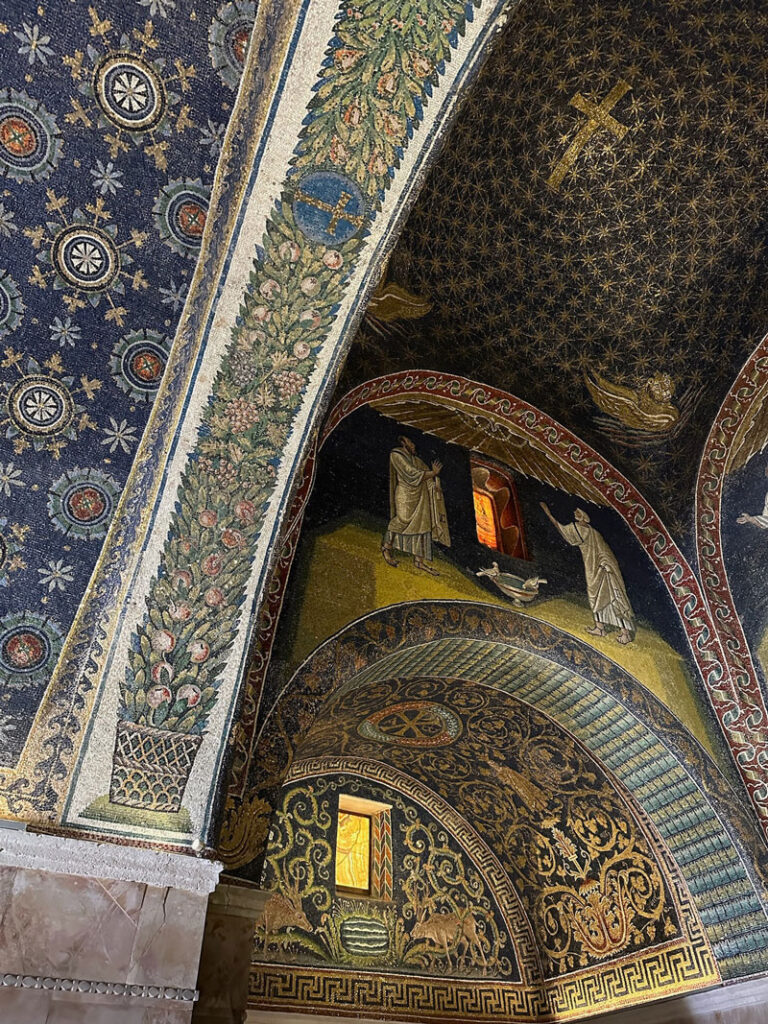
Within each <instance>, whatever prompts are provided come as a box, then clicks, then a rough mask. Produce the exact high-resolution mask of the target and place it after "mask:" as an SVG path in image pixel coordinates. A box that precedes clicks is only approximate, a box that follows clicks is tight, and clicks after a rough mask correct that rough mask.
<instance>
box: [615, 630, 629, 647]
mask: <svg viewBox="0 0 768 1024" xmlns="http://www.w3.org/2000/svg"><path fill="white" fill-rule="evenodd" d="M616 643H617V644H624V645H626V644H631V643H632V634H631V633H628V632H627V631H626V629H622V631H621V632H620V633H619V635H618V636H617V637H616Z"/></svg>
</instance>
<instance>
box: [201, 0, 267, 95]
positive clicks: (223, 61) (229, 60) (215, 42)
mask: <svg viewBox="0 0 768 1024" xmlns="http://www.w3.org/2000/svg"><path fill="white" fill-rule="evenodd" d="M255 18H256V4H255V3H253V2H252V0H233V2H232V3H225V4H222V6H221V7H220V8H219V9H218V11H217V12H216V14H215V15H214V18H213V21H212V22H211V27H210V29H209V31H208V49H209V50H210V54H211V63H212V64H213V68H214V70H215V71H216V72H217V73H218V75H219V77H220V78H221V80H222V82H223V83H224V85H228V86H229V88H230V89H236V88H237V86H238V84H239V82H240V75H241V74H242V71H243V67H244V66H245V56H246V54H247V52H248V43H249V42H250V38H251V32H252V30H253V22H254V20H255Z"/></svg>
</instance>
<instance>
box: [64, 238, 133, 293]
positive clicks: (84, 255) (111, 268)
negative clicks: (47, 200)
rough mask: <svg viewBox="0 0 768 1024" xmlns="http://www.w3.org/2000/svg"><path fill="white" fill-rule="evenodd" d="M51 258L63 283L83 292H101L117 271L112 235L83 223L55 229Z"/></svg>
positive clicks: (118, 264) (115, 247) (117, 262)
mask: <svg viewBox="0 0 768 1024" xmlns="http://www.w3.org/2000/svg"><path fill="white" fill-rule="evenodd" d="M51 261H52V263H53V265H54V267H55V268H56V271H57V273H58V274H59V275H60V276H61V277H62V278H63V279H64V280H65V281H66V282H67V284H70V285H73V286H74V287H75V288H80V289H82V290H83V291H87V292H100V291H104V290H105V289H107V288H109V287H110V285H111V284H112V283H113V282H114V280H115V278H116V277H117V275H118V274H119V273H120V254H119V252H118V249H117V246H116V245H115V242H114V240H113V239H112V237H111V236H110V235H109V234H108V233H107V232H106V231H104V230H103V229H102V228H96V227H89V226H87V225H84V224H70V225H69V226H68V227H66V228H64V229H63V230H62V231H59V232H58V234H57V235H56V237H55V238H54V240H53V244H52V245H51Z"/></svg>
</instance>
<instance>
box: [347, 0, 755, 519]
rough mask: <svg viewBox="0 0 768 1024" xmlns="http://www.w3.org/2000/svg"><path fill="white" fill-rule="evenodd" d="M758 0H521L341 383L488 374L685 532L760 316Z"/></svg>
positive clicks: (462, 117)
mask: <svg viewBox="0 0 768 1024" xmlns="http://www.w3.org/2000/svg"><path fill="white" fill-rule="evenodd" d="M767 34H768V13H766V11H765V9H764V7H763V6H762V5H761V4H759V3H756V2H754V0H751V2H749V0H748V2H739V3H735V4H728V5H722V4H716V3H713V2H711V0H676V2H674V3H668V2H667V3H653V2H648V3H642V4H630V3H626V2H622V0H610V2H607V3H599V4H598V3H590V4H587V3H580V2H578V0H547V2H544V3H535V4H534V3H528V4H522V5H521V6H520V7H519V8H518V10H517V11H516V12H515V13H514V15H513V16H512V18H511V19H510V24H509V27H508V30H507V32H506V35H505V36H504V37H503V38H502V40H501V41H500V43H499V45H498V47H497V49H496V51H495V53H494V54H493V55H492V56H491V58H490V60H489V62H488V64H487V65H486V67H485V69H484V71H483V73H482V74H481V77H480V80H479V82H478V83H477V84H476V86H475V88H474V89H473V91H472V92H471V93H470V94H469V95H468V97H467V99H466V102H465V104H464V106H463V108H462V110H461V111H460V114H459V117H458V121H457V123H456V125H455V126H454V129H453V131H452V133H451V135H450V137H449V139H448V141H447V142H446V144H445V146H444V149H443V152H442V155H441V157H440V159H439V161H438V163H437V164H436V166H435V167H434V169H433V171H432V173H431V175H430V176H429V178H428V179H427V182H426V185H425V188H424V191H423V192H422V194H421V196H420V198H419V200H418V203H417V205H416V208H415V209H414V211H413V213H412V214H411V216H410V219H409V220H408V222H407V224H406V227H405V230H404V232H403V235H402V238H401V240H400V243H399V245H398V247H397V249H396V250H395V253H394V255H393V257H392V260H391V262H390V267H389V272H388V273H389V280H390V281H391V282H394V283H396V284H399V285H400V286H401V287H406V288H407V289H408V290H409V291H410V292H412V293H413V294H414V295H418V296H419V297H420V298H421V299H423V300H426V301H428V302H430V303H431V304H432V308H431V311H430V312H429V313H428V314H427V315H426V316H425V317H422V318H418V319H402V320H400V321H399V322H397V323H392V322H386V321H387V319H388V318H387V317H384V318H383V319H384V321H385V322H383V323H382V322H381V321H372V320H371V319H370V318H369V320H368V321H367V323H366V324H365V325H364V327H363V330H362V331H361V333H360V335H359V337H358V343H357V345H356V346H355V348H353V351H352V354H351V356H350V358H349V360H348V362H347V365H346V369H345V373H344V377H343V380H342V386H341V387H340V389H339V393H343V392H344V391H346V390H347V389H348V387H350V386H352V385H354V384H357V383H359V382H361V381H363V380H366V379H368V378H370V377H372V376H375V375H377V374H381V373H386V372H392V371H395V370H398V369H401V368H403V367H405V366H409V367H421V368H425V369H439V370H444V371H447V372H452V373H459V374H462V375H464V376H467V377H470V378H472V379H474V380H482V381H487V382H489V383H492V384H493V385H494V386H496V387H499V388H503V389H504V390H507V391H510V392H511V393H513V394H515V395H517V396H519V397H521V398H524V399H525V400H526V401H529V402H531V403H532V404H534V405H536V406H538V407H539V408H541V409H543V410H544V411H545V412H548V413H549V414H550V415H552V416H553V417H555V418H556V419H558V420H559V421H560V422H562V423H564V424H565V425H566V426H568V427H569V428H570V429H572V430H573V431H574V432H575V433H576V434H577V435H579V436H580V437H582V438H584V439H585V440H587V441H589V442H590V443H591V444H592V445H593V446H594V447H596V448H597V449H598V451H600V452H601V453H602V454H604V455H605V456H606V457H607V458H608V459H609V460H610V461H611V462H613V464H614V465H616V466H617V467H618V468H619V469H620V470H622V472H624V473H625V474H626V475H627V476H628V477H629V478H630V479H631V480H632V481H633V482H634V483H635V484H636V485H637V486H638V487H639V488H640V489H641V490H642V491H643V493H644V494H645V495H646V497H647V498H648V499H649V500H650V501H651V503H652V504H653V505H654V506H655V507H656V508H657V509H658V510H659V512H661V513H662V515H663V516H664V518H665V519H666V521H667V525H668V526H669V527H670V529H671V530H673V532H675V533H677V534H678V536H681V537H685V535H686V534H687V533H688V531H690V529H691V527H692V522H693V513H692V507H693V502H692V494H693V485H694V478H695V473H696V468H697V465H698V461H699V458H700V456H701V451H702V448H703V444H704V440H705V438H706V433H707V430H708V428H709V426H710V424H711V422H712V419H713V417H714V414H715V412H716V411H717V408H718V405H719V403H720V402H721V401H722V399H723V397H724V395H725V393H726V391H727V389H728V387H729V386H730V384H731V383H732V381H733V380H734V378H735V376H736V374H737V372H738V370H739V368H740V367H741V365H742V364H743V363H744V361H745V360H746V358H747V356H748V355H749V353H750V352H751V351H752V350H753V349H754V347H755V345H756V344H757V343H758V341H759V340H760V338H761V337H762V335H763V334H764V333H765V330H766V327H767V326H768V292H766V287H765V281H766V260H767V257H768V252H767V251H766V232H765V217H764V208H765V200H766V181H765V175H764V172H763V149H764V145H763V141H764V135H765V129H766V124H767V123H768V122H767V120H766V118H767V117H768V79H767V78H766V74H767V73H768V62H767V61H766V57H765V50H766V45H765V44H766V35H767Z"/></svg>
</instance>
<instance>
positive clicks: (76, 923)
mask: <svg viewBox="0 0 768 1024" xmlns="http://www.w3.org/2000/svg"><path fill="white" fill-rule="evenodd" d="M4 844H5V845H6V846H7V847H8V849H7V850H5V851H4V849H3V845H4ZM13 844H15V847H14V849H13V850H12V849H11V847H12V846H13ZM71 844H73V840H66V839H59V838H57V837H53V836H45V837H41V836H26V837H24V836H22V837H19V836H16V837H14V839H13V842H11V840H10V838H9V837H7V836H2V835H0V1022H1V1024H74V1022H75V1021H77V1022H81V1021H82V1022H84V1024H188V1021H189V1020H190V1018H191V1014H192V1008H193V1005H194V1002H193V1000H194V998H195V995H196V992H195V989H196V983H197V973H198V964H199V958H200V947H201V943H202V937H203V929H204V925H205V916H206V910H207V902H208V890H209V889H210V888H211V887H212V885H211V879H212V878H214V877H215V875H216V874H217V873H218V868H216V869H215V870H213V871H212V870H211V868H210V865H203V866H201V870H200V871H198V872H195V870H194V865H195V861H194V859H191V858H188V857H176V858H173V857H171V859H170V860H169V855H167V854H163V855H160V857H159V858H158V861H157V862H156V863H152V862H149V861H147V859H146V857H144V856H143V855H144V854H145V851H141V850H136V851H133V852H134V853H135V854H136V856H135V857H134V858H131V851H130V850H126V848H122V849H121V848H116V849H117V851H118V852H119V863H120V865H122V866H121V867H120V869H119V870H118V869H117V868H116V861H115V853H114V848H112V849H110V848H106V849H105V847H104V846H97V845H96V844H89V843H74V845H73V849H72V851H71V852H72V857H71V858H70V860H69V863H71V864H72V870H73V872H80V871H84V870H87V867H88V865H90V866H91V868H92V869H94V870H99V869H100V870H102V871H103V873H104V874H105V875H107V876H110V875H111V876H112V877H98V876H93V875H91V876H87V875H84V874H80V873H71V874H67V873H65V872H64V871H63V870H58V871H50V870H44V869H43V868H42V867H41V865H42V864H43V863H48V864H52V865H53V866H63V865H64V864H65V863H67V853H68V849H69V846H70V845H71ZM75 847H76V849H75ZM41 850H42V852H43V854H45V856H44V857H41V856H40V854H41ZM25 851H26V860H27V862H28V863H29V864H30V865H31V866H29V867H24V866H21V864H22V863H23V861H24V859H25ZM46 858H47V859H46ZM176 860H178V861H180V862H181V863H180V864H179V871H178V872H174V870H173V868H174V867H175V863H174V862H175V861H176ZM3 861H5V863H3ZM184 862H188V863H184ZM190 862H191V863H190ZM132 865H133V867H134V868H135V870H133V871H132V870H131V867H132ZM190 868H191V869H192V870H191V871H190ZM121 872H123V873H125V874H126V875H127V876H128V877H125V878H119V877H114V876H115V875H119V874H120V873H121ZM131 874H133V875H138V876H139V878H141V880H139V881H137V880H135V879H132V878H131V877H130V875H131ZM208 876H210V878H209V877H208ZM178 878H185V879H186V881H187V884H189V886H190V888H178V887H176V886H175V885H173V884H163V881H164V880H167V881H168V882H169V883H170V882H172V881H173V880H175V879H178ZM201 878H202V880H203V881H202V884H200V885H198V882H199V881H200V879H201ZM147 879H150V880H151V881H152V882H155V883H157V884H149V882H148V881H147Z"/></svg>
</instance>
